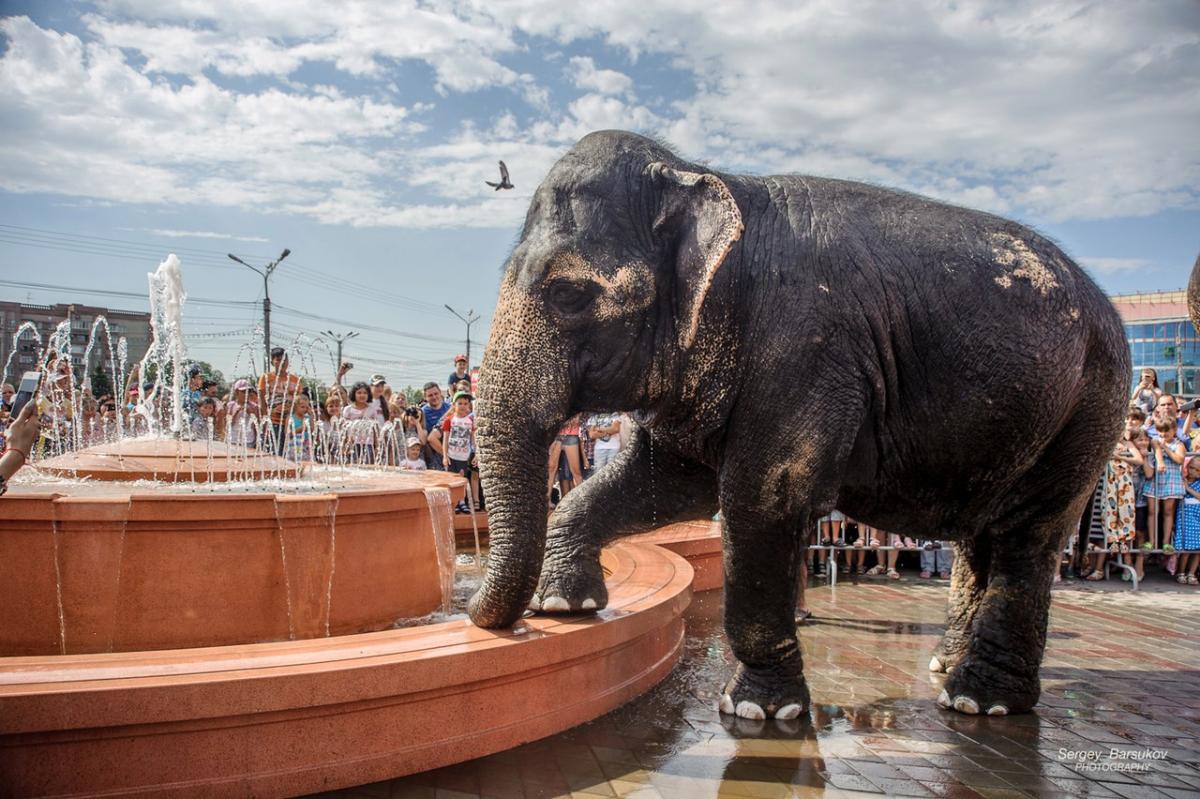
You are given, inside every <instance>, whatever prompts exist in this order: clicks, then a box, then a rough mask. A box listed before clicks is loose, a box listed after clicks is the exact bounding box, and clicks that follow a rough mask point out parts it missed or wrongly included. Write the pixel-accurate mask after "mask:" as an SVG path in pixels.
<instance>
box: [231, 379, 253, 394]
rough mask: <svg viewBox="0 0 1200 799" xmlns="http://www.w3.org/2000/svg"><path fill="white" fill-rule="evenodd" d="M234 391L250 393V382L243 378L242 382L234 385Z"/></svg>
mask: <svg viewBox="0 0 1200 799" xmlns="http://www.w3.org/2000/svg"><path fill="white" fill-rule="evenodd" d="M233 390H234V391H249V390H250V381H249V380H247V379H246V378H244V377H243V378H241V379H240V380H237V381H236V382H235V383H234V384H233Z"/></svg>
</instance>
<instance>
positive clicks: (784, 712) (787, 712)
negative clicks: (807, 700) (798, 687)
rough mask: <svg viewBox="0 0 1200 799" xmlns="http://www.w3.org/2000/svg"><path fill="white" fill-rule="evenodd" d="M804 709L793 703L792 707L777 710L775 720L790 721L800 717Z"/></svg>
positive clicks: (786, 706)
mask: <svg viewBox="0 0 1200 799" xmlns="http://www.w3.org/2000/svg"><path fill="white" fill-rule="evenodd" d="M802 709H803V708H801V707H800V705H797V704H796V703H795V702H793V703H792V704H790V705H784V706H783V707H781V708H779V710H776V711H775V718H777V719H782V720H784V721H788V720H790V719H794V718H796V717H797V716H799V715H800V711H801V710H802Z"/></svg>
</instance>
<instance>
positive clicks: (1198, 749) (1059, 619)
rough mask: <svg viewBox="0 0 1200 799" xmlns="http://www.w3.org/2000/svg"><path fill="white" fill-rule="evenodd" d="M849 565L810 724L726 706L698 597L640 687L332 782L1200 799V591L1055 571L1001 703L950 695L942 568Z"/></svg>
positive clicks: (639, 792) (834, 605) (561, 791)
mask: <svg viewBox="0 0 1200 799" xmlns="http://www.w3.org/2000/svg"><path fill="white" fill-rule="evenodd" d="M843 580H844V581H843V582H840V583H839V584H838V585H837V587H836V588H832V589H831V588H829V587H828V586H822V587H820V588H812V589H810V590H809V604H810V607H811V608H812V610H813V612H814V613H815V619H814V620H813V621H811V622H810V623H808V624H806V625H804V626H803V627H802V628H801V636H802V641H803V646H804V655H805V665H806V673H807V675H808V680H809V687H810V689H811V691H812V695H813V701H814V703H815V705H814V707H813V710H812V713H811V718H810V719H807V720H803V723H801V722H775V721H773V720H769V721H767V722H765V723H764V722H746V721H744V720H737V721H734V720H732V719H729V718H727V717H721V716H720V715H719V714H718V713H717V711H716V709H715V705H716V698H715V692H716V690H717V688H718V687H719V686H720V685H721V684H722V681H723V680H724V679H725V678H726V677H727V676H728V673H729V668H730V663H731V656H730V654H729V650H728V647H727V645H726V644H725V641H724V637H723V635H722V634H721V629H720V615H721V592H720V591H712V592H708V593H704V594H697V595H696V597H695V598H694V600H693V603H692V606H691V608H689V610H688V614H687V624H688V642H687V651H686V653H685V655H684V657H683V659H682V661H681V662H680V664H679V666H678V667H677V668H676V669H675V671H674V672H672V674H671V675H670V676H669V677H668V678H667V679H666V680H665V681H664V682H663V683H662V684H661V685H659V686H658V687H657V688H655V689H654V690H653V691H651V692H650V693H649V694H647V695H645V696H644V697H642V698H641V699H639V700H635V701H634V702H632V703H630V704H628V705H626V706H624V707H622V708H619V709H618V710H616V711H614V712H612V713H609V714H608V715H606V716H603V717H602V718H600V719H597V720H596V721H594V722H592V723H590V724H586V725H584V726H581V727H577V728H575V729H573V730H570V731H568V732H565V733H563V734H561V735H557V736H554V737H552V738H548V739H545V740H542V741H538V742H536V743H532V744H528V745H525V746H522V747H518V748H516V749H512V750H509V751H506V752H501V753H498V754H495V755H492V756H490V757H484V758H480V759H478V760H473V761H470V762H467V763H461V764H458V765H455V766H451V767H448V768H444V769H439V770H437V771H431V772H426V773H424V774H417V775H412V776H410V777H405V778H402V779H398V780H392V781H390V782H382V783H375V784H372V785H365V786H361V787H358V788H354V789H350V790H346V791H338V792H334V793H331V794H328V796H337V797H380V798H383V797H431V798H433V797H437V798H438V799H442V798H445V799H453V798H454V797H475V796H491V797H513V798H514V799H516V798H517V797H526V798H527V799H540V798H541V797H557V796H574V797H587V798H589V799H592V798H594V797H597V796H621V797H632V798H634V799H650V798H651V797H660V796H662V797H688V798H690V797H712V796H743V797H789V796H802V797H809V796H813V797H816V796H825V797H839V796H863V795H888V796H937V797H952V798H953V799H967V798H968V797H980V796H983V797H997V798H1001V797H1003V798H1004V799H1007V798H1008V797H1025V796H1036V797H1056V796H1064V797H1066V796H1070V797H1139V798H1140V797H1197V796H1200V591H1197V590H1196V589H1194V588H1187V587H1185V586H1177V585H1175V584H1172V583H1165V582H1161V581H1160V582H1150V583H1149V584H1147V585H1146V589H1145V590H1143V591H1139V592H1138V593H1136V594H1135V593H1132V592H1129V591H1127V590H1124V591H1121V590H1113V589H1116V588H1117V587H1118V585H1120V584H1119V583H1118V584H1117V585H1114V584H1113V583H1109V584H1107V586H1106V588H1107V589H1108V590H1096V589H1095V587H1094V585H1093V584H1081V583H1078V582H1074V583H1066V584H1064V585H1062V586H1059V587H1056V589H1055V592H1054V602H1053V608H1052V612H1051V631H1050V635H1049V650H1048V652H1047V655H1046V659H1045V662H1044V664H1043V666H1042V685H1043V692H1042V699H1041V703H1040V704H1039V705H1038V707H1037V709H1036V711H1035V712H1034V713H1032V714H1028V715H1022V716H1011V717H1007V718H989V717H970V716H961V715H957V714H954V713H952V712H948V711H943V710H940V709H939V708H938V707H937V706H936V704H935V702H934V698H935V697H936V696H937V695H938V692H939V691H940V690H941V683H942V681H943V679H944V678H943V677H941V676H935V675H930V673H929V672H928V671H927V664H928V662H929V656H930V652H931V650H932V649H933V647H934V645H935V644H936V643H937V641H938V640H939V638H940V635H941V632H942V629H943V622H944V608H945V601H946V583H945V582H942V581H920V580H918V579H916V578H915V577H907V578H906V579H905V580H902V581H900V582H879V581H874V580H872V581H866V580H859V581H857V582H855V581H854V580H853V578H850V579H847V578H843ZM479 712H481V713H486V712H487V709H486V708H480V709H479ZM1147 752H1149V753H1150V754H1149V757H1151V758H1154V759H1150V760H1129V759H1122V757H1121V753H1139V754H1141V753H1147ZM1086 753H1091V754H1086ZM1081 757H1087V758H1093V759H1094V760H1093V761H1092V766H1094V767H1095V770H1082V769H1081V768H1079V767H1078V762H1079V761H1078V759H1079V758H1081Z"/></svg>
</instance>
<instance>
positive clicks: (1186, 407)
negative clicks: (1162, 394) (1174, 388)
mask: <svg viewBox="0 0 1200 799" xmlns="http://www.w3.org/2000/svg"><path fill="white" fill-rule="evenodd" d="M1197 408H1200V397H1197V398H1196V399H1194V400H1192V401H1191V402H1185V403H1183V404H1182V405H1180V406H1179V412H1180V413H1187V412H1188V411H1194V410H1196V409H1197Z"/></svg>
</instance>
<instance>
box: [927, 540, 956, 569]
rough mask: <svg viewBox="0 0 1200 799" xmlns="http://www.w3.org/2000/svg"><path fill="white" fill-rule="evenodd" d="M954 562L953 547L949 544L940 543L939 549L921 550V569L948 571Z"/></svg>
mask: <svg viewBox="0 0 1200 799" xmlns="http://www.w3.org/2000/svg"><path fill="white" fill-rule="evenodd" d="M953 564H954V549H953V548H952V547H951V546H950V545H949V544H945V543H943V544H942V548H941V549H923V550H921V571H923V572H946V573H949V572H950V567H951V566H952V565H953Z"/></svg>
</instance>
